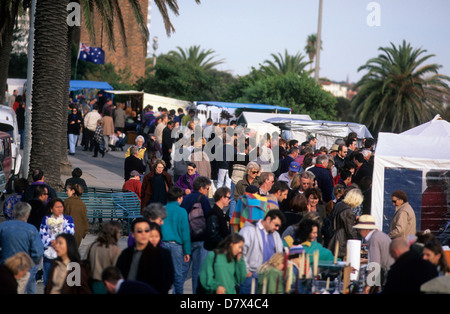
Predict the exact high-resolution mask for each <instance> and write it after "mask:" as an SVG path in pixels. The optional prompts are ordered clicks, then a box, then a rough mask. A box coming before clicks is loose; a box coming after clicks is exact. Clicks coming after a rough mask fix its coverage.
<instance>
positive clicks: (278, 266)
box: [257, 252, 285, 294]
mask: <svg viewBox="0 0 450 314" xmlns="http://www.w3.org/2000/svg"><path fill="white" fill-rule="evenodd" d="M284 267H285V254H284V253H282V252H278V253H275V254H273V255H272V257H271V258H270V259H269V260H268V261H267V262H265V263H264V264H262V265H261V266H260V267H259V269H258V289H257V293H259V294H261V293H263V294H284V290H285V281H284V280H285V278H284V276H283V275H284V273H283V271H284Z"/></svg>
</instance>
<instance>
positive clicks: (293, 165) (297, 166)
mask: <svg viewBox="0 0 450 314" xmlns="http://www.w3.org/2000/svg"><path fill="white" fill-rule="evenodd" d="M299 170H300V164H299V163H298V162H295V161H293V162H291V164H290V165H289V171H294V172H298V171H299Z"/></svg>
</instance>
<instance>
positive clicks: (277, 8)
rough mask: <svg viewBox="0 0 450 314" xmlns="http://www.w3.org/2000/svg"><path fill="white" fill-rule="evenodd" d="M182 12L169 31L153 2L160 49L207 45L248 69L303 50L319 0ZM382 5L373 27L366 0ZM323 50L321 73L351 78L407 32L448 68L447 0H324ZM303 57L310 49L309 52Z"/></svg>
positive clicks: (238, 1)
mask: <svg viewBox="0 0 450 314" xmlns="http://www.w3.org/2000/svg"><path fill="white" fill-rule="evenodd" d="M178 2H179V6H180V16H178V17H176V16H174V15H173V14H172V15H171V20H172V24H173V25H174V27H175V30H176V32H175V33H174V34H172V36H171V37H167V36H166V33H165V30H164V25H163V22H162V18H161V15H160V13H159V11H158V10H157V8H155V7H153V8H152V11H151V16H152V19H151V22H150V23H151V26H150V36H151V37H152V38H153V36H158V38H159V48H158V50H157V54H160V53H167V52H168V51H170V50H175V49H176V47H178V46H179V47H181V48H183V49H185V48H188V47H190V46H194V45H200V47H201V48H203V49H205V50H208V49H212V50H214V51H215V52H216V54H215V55H216V56H217V57H216V59H225V63H224V64H222V65H220V66H219V67H218V69H219V70H226V71H229V72H230V73H232V74H234V75H246V74H248V73H249V71H250V69H251V67H252V66H255V67H258V66H259V64H261V63H263V62H264V61H265V60H267V59H271V60H272V57H271V54H272V53H275V54H278V53H282V54H283V55H284V51H285V49H287V50H288V52H289V54H291V55H294V54H296V53H297V52H302V53H303V54H304V53H305V52H304V47H305V45H306V38H307V36H308V35H310V34H313V33H317V25H318V11H319V0H277V1H273V0H272V1H269V0H201V4H200V5H197V4H195V1H194V0H179V1H178ZM371 2H375V3H378V4H379V8H380V11H379V12H380V24H381V25H380V26H373V27H370V26H369V25H368V23H367V17H368V16H369V15H370V14H371V11H369V10H367V6H368V4H369V3H371ZM322 21H323V22H322V42H323V50H322V52H321V55H320V59H321V60H320V67H321V71H320V76H321V77H327V78H329V79H331V80H333V81H346V80H347V77H348V78H349V80H350V82H356V81H357V80H359V79H360V78H361V76H362V75H363V74H364V72H358V71H357V69H358V67H360V66H361V65H363V64H365V63H366V61H367V60H369V59H370V58H373V57H376V56H377V55H378V54H379V53H380V52H379V51H378V48H379V47H381V46H382V47H386V46H390V42H393V43H394V44H395V45H397V46H398V45H400V44H401V43H402V41H403V40H404V39H405V40H406V41H407V42H409V43H410V44H411V45H412V46H413V47H415V48H423V49H426V50H427V54H434V55H436V56H435V57H433V58H431V59H429V60H428V63H437V64H441V65H442V66H443V68H442V69H441V71H440V72H441V73H442V74H446V75H449V76H450V1H449V0H378V1H370V0H323V16H322ZM306 59H308V57H306Z"/></svg>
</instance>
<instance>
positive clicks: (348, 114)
mask: <svg viewBox="0 0 450 314" xmlns="http://www.w3.org/2000/svg"><path fill="white" fill-rule="evenodd" d="M336 100H337V103H336V111H337V114H336V117H337V120H339V121H345V122H358V121H356V119H355V113H354V111H353V110H352V107H351V100H350V99H348V98H345V97H336Z"/></svg>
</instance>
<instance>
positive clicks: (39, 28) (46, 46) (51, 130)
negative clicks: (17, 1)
mask: <svg viewBox="0 0 450 314" xmlns="http://www.w3.org/2000/svg"><path fill="white" fill-rule="evenodd" d="M69 1H70V0H45V1H42V0H39V1H37V2H36V13H35V44H34V45H35V46H34V47H35V49H34V56H35V58H34V66H33V71H34V74H35V75H34V78H33V98H32V128H31V130H32V134H33V137H32V144H31V152H30V165H29V167H30V169H37V168H40V169H42V170H43V171H44V174H45V177H46V181H47V182H48V183H49V184H50V185H51V186H54V187H55V188H56V187H58V186H60V185H61V182H60V181H61V178H60V177H61V175H60V173H61V172H60V160H61V146H62V140H63V136H62V134H63V132H61V129H62V128H63V121H64V117H63V108H64V104H63V100H64V98H65V96H66V94H68V92H69V91H68V88H67V86H66V84H65V82H66V66H65V64H66V58H67V56H68V53H67V49H68V48H67V47H68V46H67V44H65V43H67V38H68V28H67V23H66V16H67V11H66V8H67V4H68V2H69ZM63 12H65V14H63ZM58 43H59V44H58ZM66 116H67V111H66ZM63 129H64V128H63ZM66 132H67V131H66ZM66 154H67V153H66Z"/></svg>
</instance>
